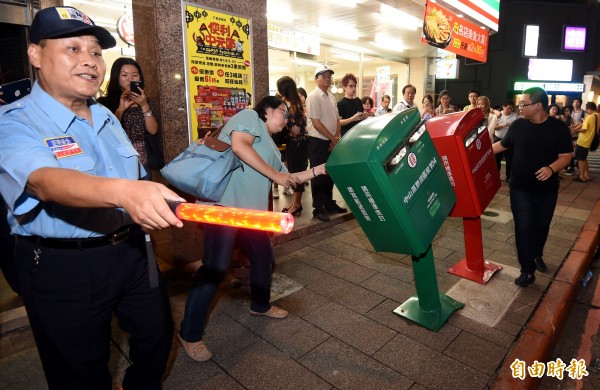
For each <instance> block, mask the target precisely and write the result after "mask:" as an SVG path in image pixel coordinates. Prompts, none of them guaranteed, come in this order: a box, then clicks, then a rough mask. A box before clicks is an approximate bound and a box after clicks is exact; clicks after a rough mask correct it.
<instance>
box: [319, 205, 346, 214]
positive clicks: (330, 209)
mask: <svg viewBox="0 0 600 390" xmlns="http://www.w3.org/2000/svg"><path fill="white" fill-rule="evenodd" d="M325 210H327V211H328V212H330V213H339V214H344V213H347V212H348V209H346V208H343V207H340V206H338V205H337V203H335V202H333V204H332V205H330V206H328V207H325Z"/></svg>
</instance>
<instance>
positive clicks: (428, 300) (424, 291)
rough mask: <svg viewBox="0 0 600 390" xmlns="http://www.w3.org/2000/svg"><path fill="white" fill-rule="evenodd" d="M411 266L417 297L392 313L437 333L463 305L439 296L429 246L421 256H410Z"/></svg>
mask: <svg viewBox="0 0 600 390" xmlns="http://www.w3.org/2000/svg"><path fill="white" fill-rule="evenodd" d="M412 265H413V272H414V274H415V285H416V288H417V295H416V296H412V297H410V298H409V299H408V300H407V301H406V302H404V303H403V304H402V305H400V306H398V308H396V310H394V313H396V314H398V315H400V316H402V317H406V318H408V319H409V320H412V321H414V322H416V323H417V324H419V325H422V326H424V327H426V328H427V329H431V330H433V331H436V332H437V331H438V330H440V328H441V327H442V325H444V324H445V323H446V321H447V320H448V317H450V315H451V314H452V312H453V311H455V310H458V309H462V308H463V307H464V306H465V305H464V304H463V303H460V302H458V301H456V300H454V299H452V298H450V297H449V296H447V295H446V294H440V291H439V289H438V284H437V277H436V274H435V267H434V265H433V251H432V249H431V245H430V246H429V248H428V249H427V251H426V252H425V253H424V254H422V255H421V256H412Z"/></svg>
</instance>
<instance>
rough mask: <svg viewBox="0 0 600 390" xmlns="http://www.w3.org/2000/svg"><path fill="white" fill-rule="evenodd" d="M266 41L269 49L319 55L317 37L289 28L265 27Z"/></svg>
mask: <svg viewBox="0 0 600 390" xmlns="http://www.w3.org/2000/svg"><path fill="white" fill-rule="evenodd" d="M267 41H268V42H269V47H272V48H274V49H282V50H288V51H295V52H298V53H306V54H313V55H319V54H320V53H321V41H320V39H319V37H318V36H316V35H310V34H306V33H303V32H300V31H296V30H290V29H289V28H283V27H277V26H271V25H267Z"/></svg>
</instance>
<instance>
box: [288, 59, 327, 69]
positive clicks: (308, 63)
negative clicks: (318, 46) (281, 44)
mask: <svg viewBox="0 0 600 390" xmlns="http://www.w3.org/2000/svg"><path fill="white" fill-rule="evenodd" d="M291 62H295V63H296V65H306V66H315V67H317V66H323V64H321V63H320V62H317V61H313V60H305V59H303V58H296V59H295V60H292V61H291Z"/></svg>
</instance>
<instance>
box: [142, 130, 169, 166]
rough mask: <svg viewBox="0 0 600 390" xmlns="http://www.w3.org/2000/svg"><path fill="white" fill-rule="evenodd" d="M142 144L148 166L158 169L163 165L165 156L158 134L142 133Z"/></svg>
mask: <svg viewBox="0 0 600 390" xmlns="http://www.w3.org/2000/svg"><path fill="white" fill-rule="evenodd" d="M144 146H145V147H146V157H147V158H148V168H150V169H154V170H157V171H158V170H160V169H161V168H162V167H164V166H165V156H164V154H163V150H162V147H161V146H160V142H159V140H158V134H155V135H152V134H150V133H146V134H145V135H144Z"/></svg>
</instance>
